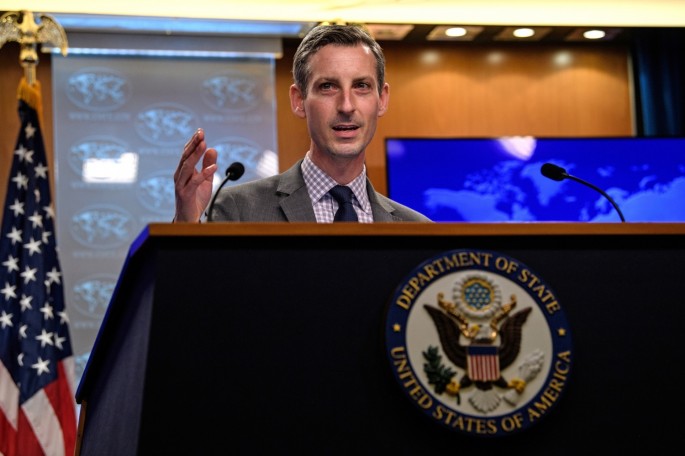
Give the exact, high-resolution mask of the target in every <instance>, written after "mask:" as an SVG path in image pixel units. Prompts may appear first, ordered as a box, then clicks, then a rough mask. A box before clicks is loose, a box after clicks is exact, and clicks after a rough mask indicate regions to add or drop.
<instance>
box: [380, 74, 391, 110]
mask: <svg viewBox="0 0 685 456" xmlns="http://www.w3.org/2000/svg"><path fill="white" fill-rule="evenodd" d="M389 102H390V85H389V84H388V83H387V82H386V83H385V84H383V90H381V96H380V100H379V103H378V117H381V116H382V115H383V114H385V113H386V112H387V111H388V103H389Z"/></svg>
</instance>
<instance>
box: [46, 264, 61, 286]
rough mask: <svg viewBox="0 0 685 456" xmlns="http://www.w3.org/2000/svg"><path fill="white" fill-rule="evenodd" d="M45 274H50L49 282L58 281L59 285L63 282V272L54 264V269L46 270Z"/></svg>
mask: <svg viewBox="0 0 685 456" xmlns="http://www.w3.org/2000/svg"><path fill="white" fill-rule="evenodd" d="M45 275H46V276H48V284H51V283H56V284H58V285H59V284H60V283H61V277H62V273H61V272H59V269H57V268H56V267H54V266H53V268H52V271H48V272H46V273H45Z"/></svg>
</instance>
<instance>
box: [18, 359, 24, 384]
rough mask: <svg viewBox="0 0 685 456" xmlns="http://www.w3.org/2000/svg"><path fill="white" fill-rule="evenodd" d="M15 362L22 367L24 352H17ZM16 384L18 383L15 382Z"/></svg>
mask: <svg viewBox="0 0 685 456" xmlns="http://www.w3.org/2000/svg"><path fill="white" fill-rule="evenodd" d="M17 364H19V365H20V366H21V367H24V354H23V353H19V355H17ZM18 384H19V383H17V385H18Z"/></svg>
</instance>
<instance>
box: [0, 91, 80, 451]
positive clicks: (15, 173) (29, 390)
mask: <svg viewBox="0 0 685 456" xmlns="http://www.w3.org/2000/svg"><path fill="white" fill-rule="evenodd" d="M19 94H20V98H19V117H20V120H21V129H20V131H19V138H18V140H17V145H16V147H15V150H14V155H13V158H12V169H11V172H10V175H9V177H10V179H9V183H8V187H7V199H6V203H5V207H4V213H3V218H2V231H0V236H1V237H2V238H1V239H0V361H1V363H0V454H3V455H6V456H15V455H17V456H32V455H50V456H52V455H69V456H71V455H73V454H74V448H75V443H76V403H75V399H74V357H73V353H72V349H71V342H70V339H69V321H68V319H67V314H66V309H65V307H64V291H63V285H64V282H63V278H62V273H61V269H60V265H59V260H58V256H57V246H56V245H55V217H54V215H55V214H54V210H53V205H52V199H51V196H50V180H49V173H48V167H47V160H46V154H45V148H44V145H43V137H42V135H41V132H40V124H39V115H38V110H39V109H40V84H39V83H35V84H34V85H32V86H29V85H28V84H27V83H26V81H25V80H22V82H21V84H20V86H19Z"/></svg>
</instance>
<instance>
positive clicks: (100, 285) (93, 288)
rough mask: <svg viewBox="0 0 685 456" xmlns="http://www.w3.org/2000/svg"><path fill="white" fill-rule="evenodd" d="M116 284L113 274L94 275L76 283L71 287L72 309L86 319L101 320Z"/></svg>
mask: <svg viewBox="0 0 685 456" xmlns="http://www.w3.org/2000/svg"><path fill="white" fill-rule="evenodd" d="M116 284H117V277H116V276H115V275H113V274H95V275H91V276H88V277H85V278H83V279H81V280H79V281H77V282H76V283H75V284H74V286H73V292H74V300H73V302H72V304H73V306H74V308H75V309H76V310H78V311H79V312H80V313H81V314H83V315H85V316H87V317H90V318H93V319H101V318H102V317H104V315H105V311H106V310H107V306H108V305H109V301H110V299H111V298H112V294H113V293H114V287H115V286H116Z"/></svg>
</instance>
